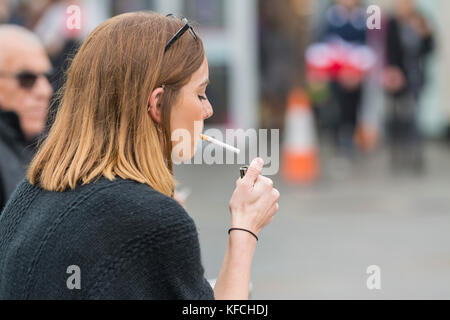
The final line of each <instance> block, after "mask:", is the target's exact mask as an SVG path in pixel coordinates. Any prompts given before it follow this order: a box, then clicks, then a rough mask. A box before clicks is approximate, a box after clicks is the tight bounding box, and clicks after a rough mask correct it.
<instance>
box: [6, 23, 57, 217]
mask: <svg viewBox="0 0 450 320" xmlns="http://www.w3.org/2000/svg"><path fill="white" fill-rule="evenodd" d="M0 43H1V50H0V211H1V210H2V209H3V207H4V205H5V204H6V202H7V200H8V198H9V196H10V195H11V193H12V192H13V191H14V189H15V187H16V185H17V183H18V182H19V181H20V180H22V179H23V178H24V177H25V174H26V169H27V166H28V163H29V161H30V160H31V158H32V157H33V155H34V151H35V150H34V148H35V145H36V143H35V142H36V138H37V137H38V136H39V135H40V134H41V133H42V132H43V130H44V128H45V124H46V119H47V113H48V106H49V102H50V98H51V95H52V93H53V90H52V87H51V85H50V83H49V81H48V74H49V72H50V71H51V63H50V61H49V59H48V57H47V55H46V53H45V50H44V49H43V46H42V45H41V43H40V42H39V40H38V38H37V37H35V36H34V35H33V34H32V33H31V32H29V31H28V30H26V29H24V28H22V27H19V26H13V25H0Z"/></svg>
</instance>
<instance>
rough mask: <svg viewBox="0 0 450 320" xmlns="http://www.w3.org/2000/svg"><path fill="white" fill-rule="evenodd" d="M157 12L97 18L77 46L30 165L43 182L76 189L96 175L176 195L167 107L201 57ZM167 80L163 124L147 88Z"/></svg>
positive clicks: (31, 176) (198, 46) (195, 44)
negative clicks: (56, 107)
mask: <svg viewBox="0 0 450 320" xmlns="http://www.w3.org/2000/svg"><path fill="white" fill-rule="evenodd" d="M183 25H184V24H183V22H182V21H181V20H179V19H177V18H174V17H165V16H163V15H160V14H157V13H154V12H135V13H126V14H122V15H119V16H116V17H113V18H111V19H109V20H107V21H105V22H104V23H102V24H101V25H100V26H98V27H97V28H96V29H95V30H94V31H93V32H92V33H91V34H90V35H89V37H88V38H87V39H86V41H85V42H84V43H83V45H82V46H81V48H80V49H79V52H78V53H77V54H76V56H75V58H74V60H73V62H72V64H71V66H70V68H69V70H68V76H67V82H66V84H65V87H64V88H63V91H61V92H62V93H61V96H62V98H61V104H60V107H59V110H58V113H57V115H56V119H55V122H54V124H53V126H52V128H51V130H50V132H49V135H48V137H47V139H46V140H45V141H44V143H43V144H42V146H41V147H40V149H39V151H38V153H37V154H36V156H35V158H34V159H33V161H32V162H31V164H30V167H29V169H28V175H27V177H28V180H29V181H30V183H32V184H37V183H39V185H40V186H41V187H42V188H43V189H46V190H50V191H64V190H66V189H68V188H71V189H74V188H75V187H76V185H77V183H78V182H81V183H82V184H87V183H89V182H91V181H94V180H95V179H96V178H98V177H100V176H104V177H106V178H107V179H110V180H113V179H114V177H115V176H119V177H121V178H123V179H131V180H135V181H137V182H140V183H145V184H148V185H149V186H151V187H153V188H154V189H156V190H158V191H160V192H161V193H163V194H165V195H168V196H173V192H174V188H175V180H174V177H173V163H172V159H171V152H172V143H171V139H170V134H171V130H170V111H171V106H172V105H173V104H174V103H175V102H176V99H177V94H178V92H179V89H181V87H182V86H184V85H185V84H186V83H187V82H189V80H190V78H191V75H192V74H193V73H194V72H195V71H196V70H198V69H199V68H200V66H201V64H202V62H203V60H204V55H205V53H204V48H203V44H202V41H201V39H200V38H198V39H197V40H194V38H193V37H192V36H191V35H190V34H189V32H186V33H185V34H184V35H183V36H182V37H181V38H179V39H178V40H177V41H176V42H175V43H174V45H173V46H171V47H170V49H169V50H168V51H167V52H166V53H164V46H165V45H166V43H167V42H168V40H169V39H170V38H171V37H172V36H173V35H174V34H175V33H176V32H177V31H178V30H179V29H180V28H181V27H182V26H183ZM162 85H164V87H165V90H164V95H163V97H162V105H161V108H162V110H163V114H162V119H163V120H162V126H161V128H160V130H159V129H158V127H157V126H158V125H157V124H156V123H155V122H154V121H153V120H152V118H151V116H150V115H149V112H148V100H149V97H150V94H151V92H152V91H153V90H154V89H155V88H158V87H160V86H162Z"/></svg>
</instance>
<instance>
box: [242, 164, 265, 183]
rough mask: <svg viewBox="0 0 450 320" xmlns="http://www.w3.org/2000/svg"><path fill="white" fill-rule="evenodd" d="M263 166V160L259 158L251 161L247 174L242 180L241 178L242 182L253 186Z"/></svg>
mask: <svg viewBox="0 0 450 320" xmlns="http://www.w3.org/2000/svg"><path fill="white" fill-rule="evenodd" d="M263 165H264V160H263V159H261V158H255V159H253V161H252V163H250V166H249V167H248V170H247V173H246V174H245V176H244V178H242V182H244V183H245V184H248V185H251V186H253V184H254V183H255V181H256V180H257V179H258V176H259V174H260V173H261V170H262V167H263Z"/></svg>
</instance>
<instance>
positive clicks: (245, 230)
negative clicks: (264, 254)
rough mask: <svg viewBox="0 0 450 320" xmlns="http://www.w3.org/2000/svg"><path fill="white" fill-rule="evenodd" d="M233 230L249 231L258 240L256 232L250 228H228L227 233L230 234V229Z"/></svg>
mask: <svg viewBox="0 0 450 320" xmlns="http://www.w3.org/2000/svg"><path fill="white" fill-rule="evenodd" d="M233 230H241V231H246V232H248V233H250V234H251V235H252V236H254V237H255V238H256V241H258V237H257V236H256V234H254V233H253V232H251V231H250V230H247V229H242V228H230V229H229V230H228V234H230V231H233Z"/></svg>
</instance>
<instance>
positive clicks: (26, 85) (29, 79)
mask: <svg viewBox="0 0 450 320" xmlns="http://www.w3.org/2000/svg"><path fill="white" fill-rule="evenodd" d="M0 77H7V78H16V79H17V81H18V82H19V85H20V87H21V88H22V89H31V88H33V87H34V85H35V84H36V82H37V80H38V79H39V78H40V77H46V78H47V80H48V82H50V80H51V77H52V74H51V73H49V72H47V73H33V72H31V71H22V72H20V73H17V74H5V73H0Z"/></svg>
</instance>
